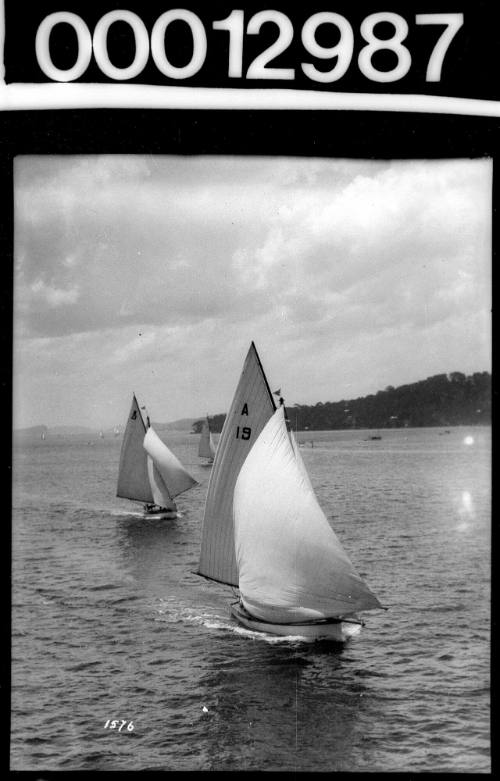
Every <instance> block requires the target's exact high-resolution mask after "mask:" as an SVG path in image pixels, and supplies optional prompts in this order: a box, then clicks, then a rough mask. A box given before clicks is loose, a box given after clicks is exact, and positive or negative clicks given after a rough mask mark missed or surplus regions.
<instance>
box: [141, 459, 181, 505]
mask: <svg viewBox="0 0 500 781" xmlns="http://www.w3.org/2000/svg"><path fill="white" fill-rule="evenodd" d="M146 458H147V464H148V476H149V483H150V485H151V493H152V494H153V499H154V503H155V504H157V505H158V507H161V508H162V509H163V508H168V509H171V510H175V509H176V507H175V502H174V500H173V499H172V497H171V496H170V494H169V493H168V488H167V486H166V485H165V482H164V480H163V477H162V476H161V474H160V472H159V471H158V469H157V468H156V466H155V463H154V461H153V459H152V458H151V456H146Z"/></svg>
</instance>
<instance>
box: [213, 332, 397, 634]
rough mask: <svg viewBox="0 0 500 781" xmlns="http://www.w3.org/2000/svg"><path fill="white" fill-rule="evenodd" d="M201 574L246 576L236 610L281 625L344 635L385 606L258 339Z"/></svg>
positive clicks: (244, 617)
mask: <svg viewBox="0 0 500 781" xmlns="http://www.w3.org/2000/svg"><path fill="white" fill-rule="evenodd" d="M280 401H281V400H280ZM198 574H200V575H203V576H204V577H207V578H210V579H213V580H216V581H219V582H221V583H226V584H229V585H232V586H237V587H238V588H239V592H240V598H239V601H238V602H237V603H235V604H234V605H233V606H232V608H231V613H232V615H233V616H234V617H235V618H236V619H237V620H238V621H239V622H240V623H241V624H243V625H244V626H245V627H247V628H249V629H252V630H253V631H258V632H265V633H270V634H274V635H282V636H301V637H308V638H314V639H321V638H329V639H331V640H335V641H340V642H344V641H345V640H347V639H349V638H350V637H352V636H353V635H354V634H357V633H358V632H359V631H360V629H361V626H362V624H363V622H362V620H361V619H360V618H359V616H358V612H360V611H364V610H372V609H375V608H381V607H382V606H381V604H380V602H379V601H378V599H377V597H376V596H375V595H374V594H373V593H372V592H371V591H370V589H369V588H368V586H367V585H366V584H365V583H364V581H363V580H362V579H361V578H360V576H359V575H358V574H357V572H356V571H355V570H354V567H353V565H352V564H351V561H350V559H349V557H348V556H347V554H346V552H345V551H344V549H343V548H342V545H341V543H340V541H339V539H338V538H337V536H336V534H335V532H334V531H333V529H332V528H331V526H330V524H329V522H328V520H327V518H326V516H325V514H324V512H323V510H322V509H321V507H320V505H319V503H318V501H317V499H316V496H315V493H314V490H313V487H312V485H311V481H310V479H309V476H308V474H307V470H306V467H305V464H304V462H303V460H302V457H301V455H300V452H299V448H298V447H297V443H296V440H295V437H294V436H293V432H291V431H289V430H288V428H287V425H286V417H285V408H284V404H280V406H278V408H276V406H275V404H274V400H273V397H272V394H271V391H270V390H269V385H268V383H267V380H266V377H265V374H264V371H263V368H262V364H261V362H260V360H259V357H258V355H257V350H256V348H255V345H254V344H253V342H252V345H251V347H250V350H249V352H248V355H247V357H246V360H245V364H244V367H243V372H242V375H241V378H240V381H239V384H238V387H237V389H236V393H235V396H234V399H233V403H232V405H231V409H230V411H229V413H228V415H227V417H226V420H225V423H224V428H223V430H222V434H221V439H220V442H219V446H218V448H217V453H216V456H215V461H214V466H213V469H212V474H211V478H210V482H209V487H208V494H207V501H206V506H205V516H204V521H203V530H202V546H201V555H200V564H199V568H198Z"/></svg>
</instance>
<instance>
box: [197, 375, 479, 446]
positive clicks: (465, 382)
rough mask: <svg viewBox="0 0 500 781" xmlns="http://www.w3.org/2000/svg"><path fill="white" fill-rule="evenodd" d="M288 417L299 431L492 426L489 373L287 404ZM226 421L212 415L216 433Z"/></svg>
mask: <svg viewBox="0 0 500 781" xmlns="http://www.w3.org/2000/svg"><path fill="white" fill-rule="evenodd" d="M285 402H286V399H285ZM287 414H288V419H289V421H290V425H291V426H292V428H294V429H296V430H298V431H304V430H310V431H327V430H329V429H346V428H390V427H394V428H396V427H397V428H399V427H403V426H408V427H419V426H458V425H476V424H483V425H485V424H490V423H491V375H490V374H489V373H488V372H475V373H474V374H472V375H470V376H466V375H465V374H462V373H461V372H452V373H451V374H436V375H434V376H433V377H428V378H427V379H426V380H421V381H420V382H413V383H411V384H409V385H400V386H399V387H398V388H393V387H392V386H388V387H387V388H386V389H385V390H383V391H378V393H375V394H371V395H369V396H363V397H362V398H358V399H347V400H346V399H342V400H341V401H326V402H321V401H319V402H318V403H317V404H314V405H306V404H294V405H293V406H288V405H287ZM225 417H226V416H225V414H220V415H213V416H211V417H209V420H210V428H211V429H212V431H214V432H218V431H221V430H222V426H223V423H224V419H225ZM201 425H202V421H201V420H200V421H196V422H195V423H194V424H193V430H194V431H197V432H199V431H200V430H201Z"/></svg>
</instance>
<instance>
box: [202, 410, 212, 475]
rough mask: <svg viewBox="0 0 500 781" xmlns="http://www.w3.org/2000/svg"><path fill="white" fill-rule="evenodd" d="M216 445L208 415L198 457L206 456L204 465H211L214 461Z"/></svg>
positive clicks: (204, 422) (203, 428)
mask: <svg viewBox="0 0 500 781" xmlns="http://www.w3.org/2000/svg"><path fill="white" fill-rule="evenodd" d="M214 456H215V445H214V441H213V439H212V432H211V431H210V423H209V421H208V415H207V416H206V418H205V420H204V421H203V426H202V429H201V437H200V444H199V446H198V458H205V459H207V460H206V461H204V462H203V466H211V465H212V464H213V462H214Z"/></svg>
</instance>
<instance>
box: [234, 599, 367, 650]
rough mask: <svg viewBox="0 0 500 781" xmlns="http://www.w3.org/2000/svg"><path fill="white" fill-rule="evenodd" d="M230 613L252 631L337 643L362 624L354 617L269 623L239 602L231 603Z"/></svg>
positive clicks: (346, 638) (352, 634) (355, 633)
mask: <svg viewBox="0 0 500 781" xmlns="http://www.w3.org/2000/svg"><path fill="white" fill-rule="evenodd" d="M231 614H232V615H233V616H234V618H236V619H237V621H239V622H240V624H242V625H243V626H244V627H246V628H247V629H251V630H252V631H253V632H264V633H265V634H271V635H279V636H281V637H307V638H310V639H314V640H333V641H334V642H337V643H345V642H346V641H347V640H349V638H351V637H353V636H354V635H357V634H358V633H359V632H360V630H361V627H362V625H363V624H362V622H361V621H359V620H357V619H354V618H353V619H350V620H348V621H337V620H331V621H320V622H318V623H312V622H310V623H307V624H270V623H268V622H266V621H260V620H259V619H256V618H253V616H251V615H250V614H249V613H248V612H247V611H246V610H245V609H244V608H243V607H242V606H241V605H240V604H235V605H231Z"/></svg>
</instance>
